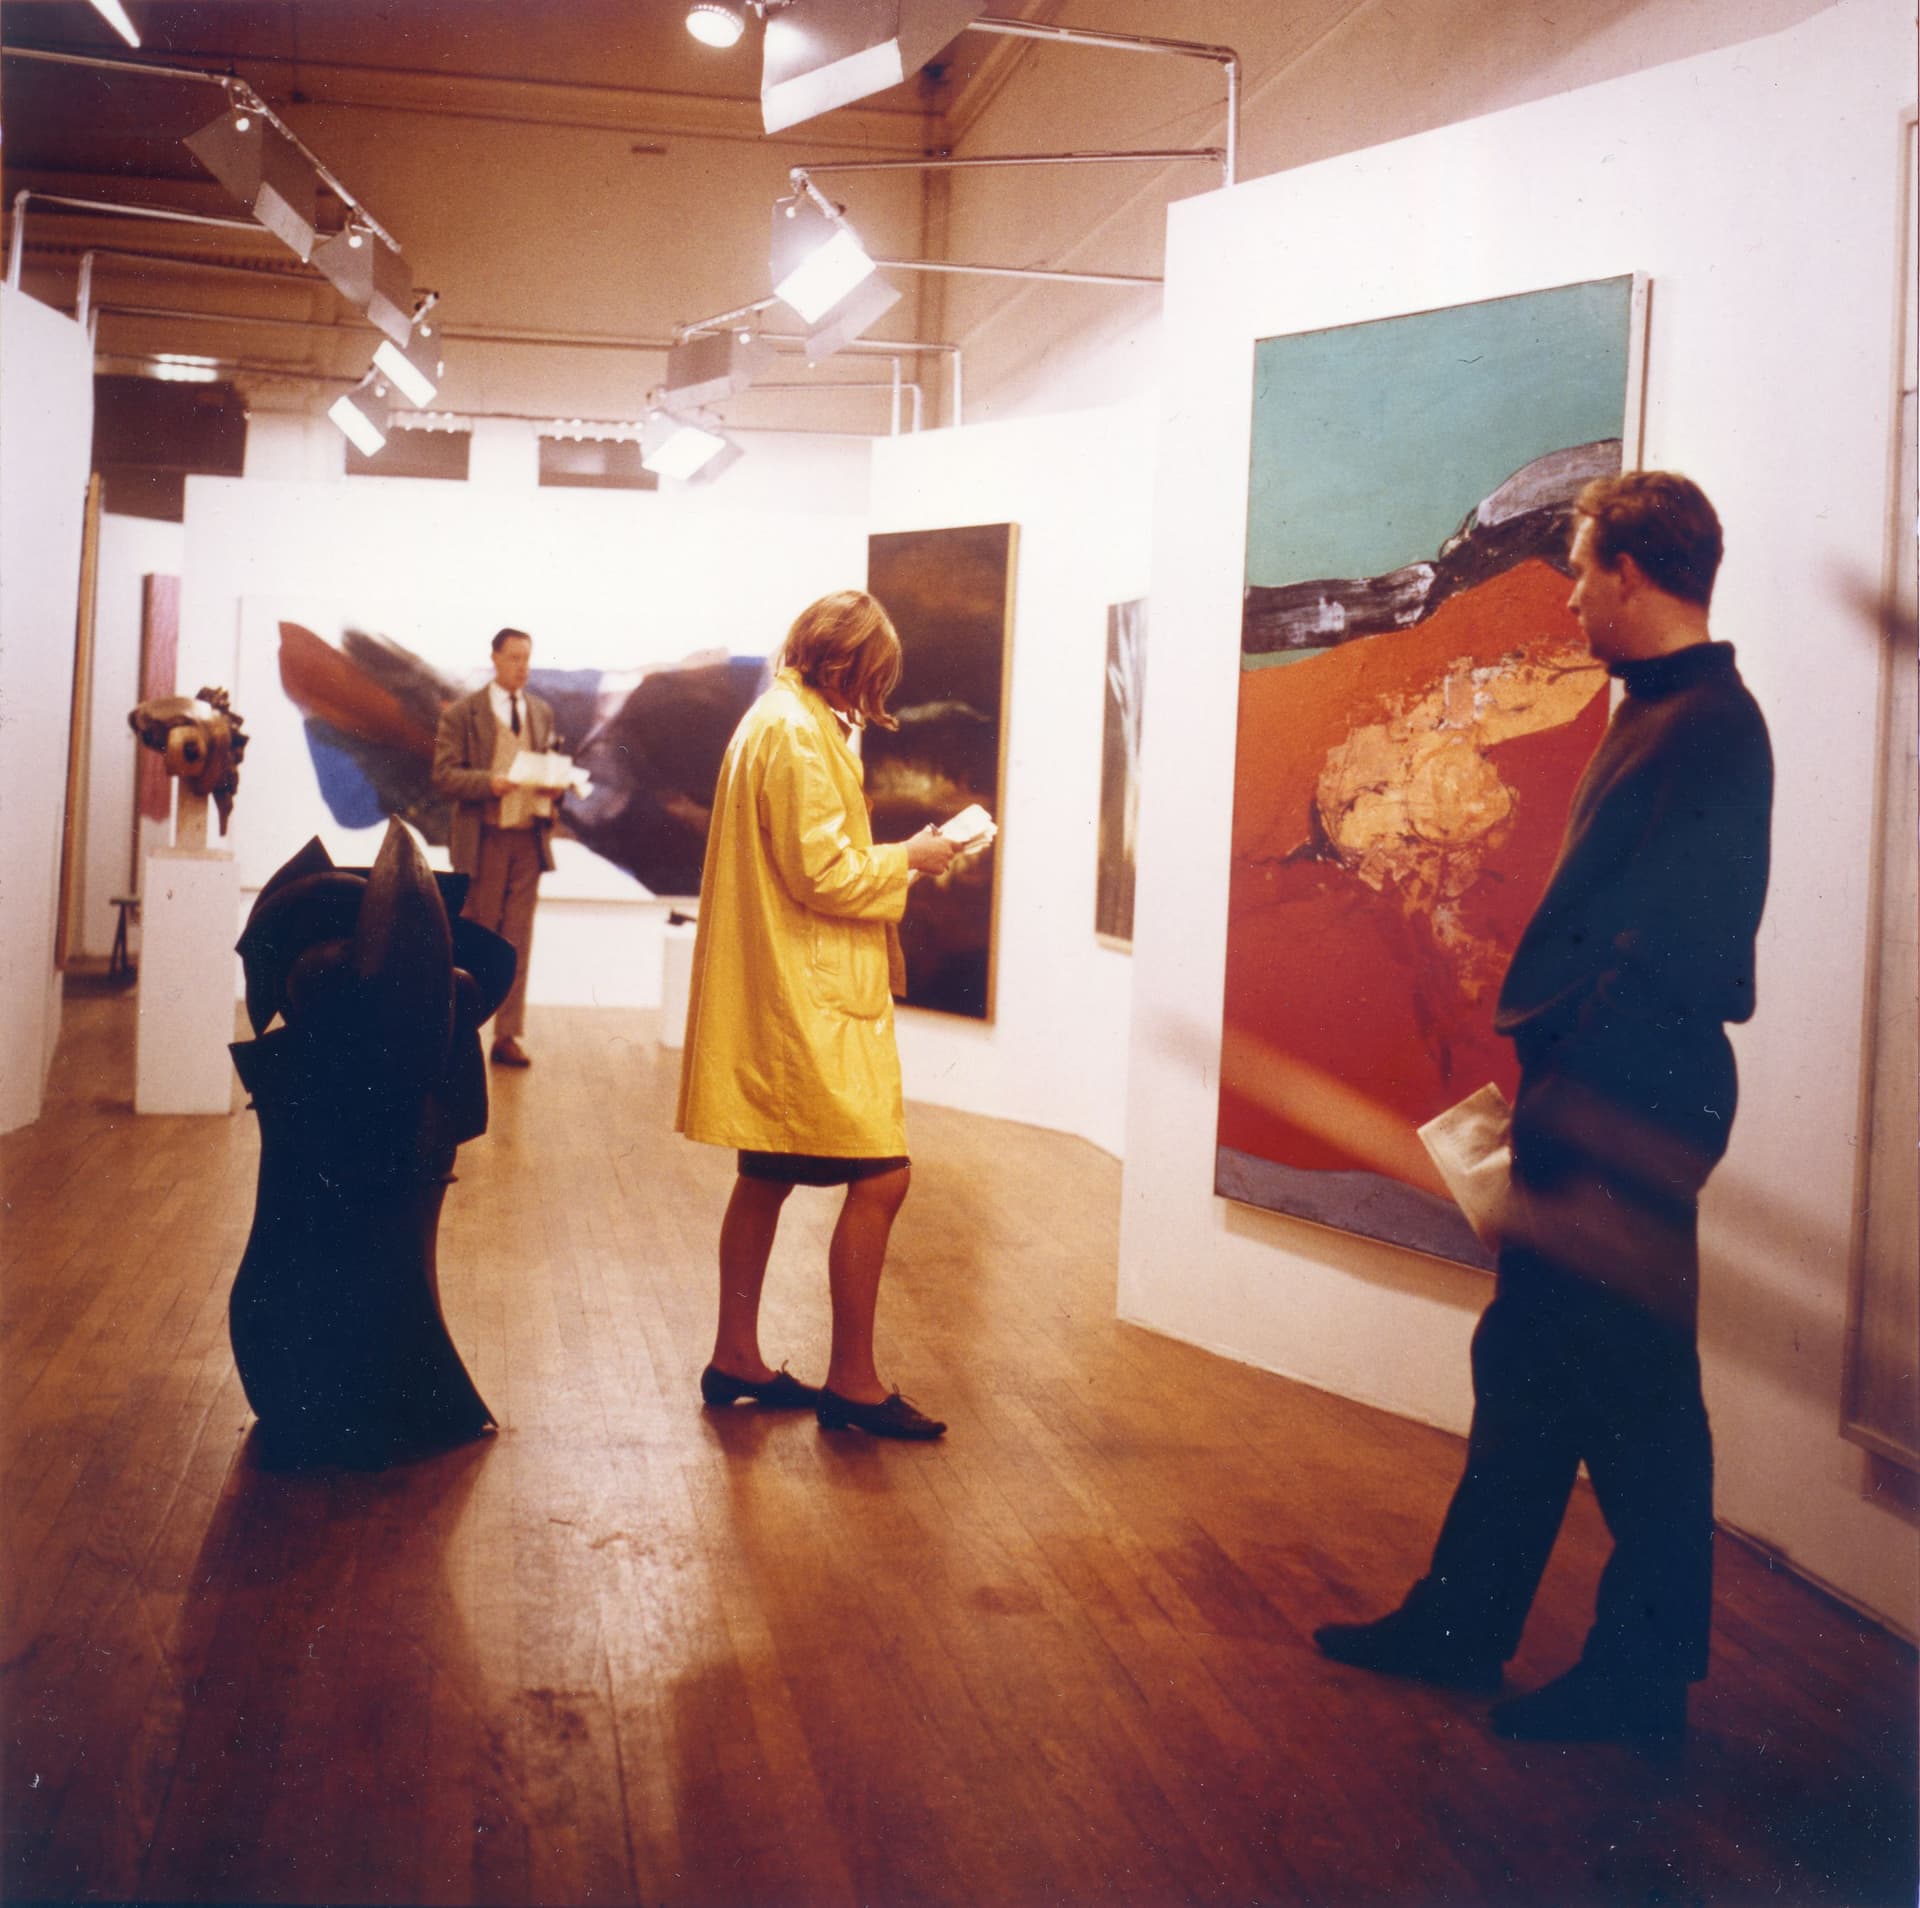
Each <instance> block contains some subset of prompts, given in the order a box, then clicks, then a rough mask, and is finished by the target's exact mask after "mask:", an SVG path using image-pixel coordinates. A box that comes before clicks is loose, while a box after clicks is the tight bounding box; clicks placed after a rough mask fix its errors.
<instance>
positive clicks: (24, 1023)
mask: <svg viewBox="0 0 1920 1908" xmlns="http://www.w3.org/2000/svg"><path fill="white" fill-rule="evenodd" d="M92 439H93V347H92V346H91V345H90V344H89V343H88V342H87V334H86V332H85V331H84V330H83V329H82V328H81V327H80V326H79V325H76V324H75V323H74V322H73V320H72V319H70V318H68V317H65V316H64V315H63V314H61V313H60V312H57V311H54V310H52V309H51V308H50V307H48V306H46V305H42V304H39V303H36V302H35V301H34V300H33V299H31V298H28V297H26V296H24V295H23V294H22V293H20V292H17V291H13V290H10V289H8V288H6V287H0V816H4V817H5V826H4V827H0V1133H6V1132H11V1131H12V1130H13V1129H14V1128H15V1127H16V1126H24V1125H25V1124H26V1123H27V1122H28V1121H29V1120H33V1119H37V1118H38V1117H39V1113H40V1099H41V1094H42V1092H43V1091H44V1089H45V1086H46V1075H47V1067H48V1064H49V1063H50V1062H51V1060H52V1058H53V1047H54V1042H55V1040H56V1039H57V1038H58V1036H59V1032H60V976H59V974H58V973H57V972H56V971H55V970H54V965H53V949H54V922H55V918H56V914H57V912H58V907H59V883H60V833H61V819H62V816H63V814H64V812H65V809H66V794H67V786H66V785H67V737H68V726H69V721H70V703H71V697H72V691H73V654H74V631H75V626H76V614H77V611H78V607H79V600H80V534H81V525H82V522H83V520H84V518H85V514H86V495H87V468H88V447H89V445H90V444H91V443H92Z"/></svg>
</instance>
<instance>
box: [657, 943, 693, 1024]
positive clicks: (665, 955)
mask: <svg viewBox="0 0 1920 1908" xmlns="http://www.w3.org/2000/svg"><path fill="white" fill-rule="evenodd" d="M693 935H694V929H693V925H692V923H691V922H689V923H687V924H686V925H685V926H680V927H676V926H674V925H673V924H672V923H671V922H669V923H668V925H667V926H666V927H664V928H663V929H661V931H660V941H661V963H660V1044H661V1045H662V1046H663V1047H666V1048H668V1049H670V1050H672V1051H674V1052H678V1051H679V1049H680V1048H682V1047H684V1046H685V1045H686V1044H687V996H688V995H689V994H690V993H691V992H692V990H693Z"/></svg>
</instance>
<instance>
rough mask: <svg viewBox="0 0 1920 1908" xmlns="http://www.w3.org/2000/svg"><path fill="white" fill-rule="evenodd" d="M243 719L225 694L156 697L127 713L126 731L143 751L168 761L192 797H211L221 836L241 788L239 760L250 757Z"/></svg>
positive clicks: (204, 691)
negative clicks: (137, 739) (136, 740)
mask: <svg viewBox="0 0 1920 1908" xmlns="http://www.w3.org/2000/svg"><path fill="white" fill-rule="evenodd" d="M243 719H244V718H242V717H240V716H238V715H236V714H235V713H234V711H233V705H232V703H231V702H230V701H229V700H228V698H227V692H226V691H225V690H224V689H202V690H201V691H200V693H199V694H198V695H197V696H154V697H152V698H151V699H150V700H148V701H146V702H143V703H141V704H140V705H139V707H138V708H135V709H131V710H129V711H128V712H127V727H128V728H130V729H131V730H132V731H133V732H134V734H135V735H137V736H138V737H139V738H140V741H141V745H142V746H143V747H145V748H149V749H152V750H153V751H154V753H155V754H156V755H159V756H161V757H163V758H164V759H165V761H166V765H167V773H168V774H169V775H176V776H178V777H179V778H180V786H181V787H182V788H183V789H184V790H185V791H186V792H187V793H188V794H189V795H198V796H200V797H202V798H203V799H204V798H205V797H207V796H209V795H210V796H212V797H213V802H214V806H215V807H216V808H218V809H219V811H220V832H221V833H222V834H223V835H224V834H225V833H226V832H227V817H228V816H229V815H231V814H232V813H233V798H234V796H235V794H236V793H237V792H238V791H239V787H240V758H241V757H242V756H243V755H245V754H246V752H247V736H246V733H245V731H244V730H243V729H242V727H241V723H242V721H243ZM204 812H205V811H204V810H202V811H201V813H202V814H203V815H204Z"/></svg>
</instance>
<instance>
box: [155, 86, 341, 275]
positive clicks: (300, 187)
mask: <svg viewBox="0 0 1920 1908" xmlns="http://www.w3.org/2000/svg"><path fill="white" fill-rule="evenodd" d="M186 143H187V149H188V150H189V151H190V152H191V153H192V154H193V155H194V157H195V158H196V159H198V160H199V161H200V163H201V164H202V165H203V166H205V167H206V169H207V170H208V171H209V172H210V173H212V174H213V176H214V177H215V178H216V179H218V180H219V181H220V183H221V184H222V185H223V186H225V187H226V189H227V190H228V191H229V192H231V193H232V194H233V196H234V197H235V198H236V199H238V200H239V201H240V202H241V203H242V204H243V205H245V206H246V207H248V209H249V210H250V211H251V212H252V213H253V216H254V217H255V218H256V219H258V220H259V221H260V223H261V224H262V225H264V226H265V227H266V228H267V230H268V231H269V232H271V233H272V234H273V235H274V237H275V238H277V239H278V240H279V241H280V243H281V244H282V245H284V246H285V247H286V248H287V249H288V250H289V251H290V252H292V253H293V254H294V256H295V257H296V258H299V259H300V260H302V261H303V262H304V261H306V260H308V259H310V258H312V256H313V241H314V232H315V221H314V200H315V197H316V195H317V193H318V191H319V187H320V175H319V173H318V172H316V171H315V170H314V166H313V162H312V161H311V160H309V159H308V158H307V156H306V155H305V154H304V153H303V152H301V150H300V149H299V147H297V146H296V145H295V144H294V143H293V141H292V140H290V139H289V138H288V137H287V136H286V134H285V133H283V132H281V130H280V129H279V128H278V127H277V126H273V125H269V124H268V123H267V120H266V118H265V117H264V115H262V114H260V113H258V112H254V111H250V110H249V109H248V108H247V107H246V106H245V105H243V104H241V103H240V102H238V101H236V102H234V103H232V104H230V105H228V106H227V107H226V109H225V110H223V111H222V113H221V114H220V117H219V118H218V119H213V120H209V121H208V122H207V124H206V125H204V126H202V127H201V128H200V130H199V131H198V132H197V133H194V134H192V135H191V136H190V137H189V138H188V140H187V142H186Z"/></svg>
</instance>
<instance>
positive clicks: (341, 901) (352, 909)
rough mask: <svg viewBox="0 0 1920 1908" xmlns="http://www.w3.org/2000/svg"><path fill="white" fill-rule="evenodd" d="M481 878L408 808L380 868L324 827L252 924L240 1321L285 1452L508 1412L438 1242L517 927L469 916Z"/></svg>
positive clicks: (299, 1457)
mask: <svg viewBox="0 0 1920 1908" xmlns="http://www.w3.org/2000/svg"><path fill="white" fill-rule="evenodd" d="M465 888H466V877H465V876H464V875H447V874H441V875H435V874H433V873H432V872H431V871H430V870H429V869H428V867H427V865H426V862H425V860H424V859H423V858H422V856H421V854H420V851H419V849H418V847H417V846H416V845H415V843H414V840H413V837H412V836H411V835H410V834H409V833H408V832H407V830H406V828H405V827H404V826H403V825H402V824H401V823H399V822H397V821H395V822H390V823H389V824H388V827H387V834H386V839H385V841H384V843H383V844H382V846H381V849H380V853H379V856H378V858H377V859H376V860H375V862H374V864H373V866H372V868H371V869H355V868H336V867H335V866H334V865H333V862H332V859H331V858H330V857H329V856H328V854H327V851H326V849H325V848H324V847H323V846H322V845H321V843H320V842H319V840H318V839H317V838H316V839H314V840H312V841H310V842H308V843H307V845H306V846H305V847H304V848H303V849H301V850H300V852H299V853H298V854H296V855H295V856H294V857H293V858H292V859H291V860H290V861H288V862H287V863H286V864H285V866H284V867H282V868H281V869H279V871H278V872H277V873H275V874H274V875H273V876H272V878H271V879H270V880H269V881H268V882H267V884H266V886H265V887H263V888H262V889H261V891H260V894H259V897H258V899H257V900H256V901H255V903H254V906H253V910H252V912H251V914H250V915H249V916H248V919H247V925H246V929H245V931H244V932H243V933H242V935H241V937H240V941H239V944H238V951H239V954H240V957H241V962H242V965H243V968H244V970H245V976H246V1003H247V1014H248V1018H249V1019H250V1021H251V1022H252V1025H253V1028H254V1032H255V1034H256V1035H257V1036H258V1037H257V1038H256V1039H254V1040H251V1041H243V1042H235V1043H234V1045H233V1047H232V1049H231V1051H232V1054H233V1062H234V1066H235V1068H236V1069H237V1071H238V1072H239V1075H240V1079H241V1081H242V1083H243V1084H244V1085H245V1087H246V1089H247V1091H248V1093H249V1094H250V1095H251V1105H252V1107H253V1110H254V1112H255V1113H256V1114H257V1115H258V1117H259V1121H260V1178H259V1191H258V1196H257V1199H256V1203H255V1208H254V1219H253V1229H252V1232H251V1234H250V1235H249V1237H248V1240H247V1246H246V1251H245V1254H244V1255H243V1257H242V1259H241V1262H240V1269H239V1272H238V1274H237V1275H236V1277H235V1279H234V1285H233V1293H232V1297H231V1300H230V1302H229V1305H228V1328H229V1333H230V1336H231V1338H232V1342H233V1355H234V1363H235V1364H236V1365H237V1366H238V1368H239V1372H240V1381H241V1384H242V1385H243V1386H244V1387H245V1389H246V1394H247V1402H248V1403H249V1404H250V1405H251V1406H252V1407H253V1410H254V1412H255V1414H256V1415H257V1416H258V1418H259V1420H260V1427H261V1432H262V1435H263V1438H264V1440H265V1445H266V1449H267V1452H268V1454H269V1456H270V1457H272V1458H273V1459H275V1460H277V1461H282V1462H292V1463H313V1462H329V1461H336V1462H347V1463H356V1464H384V1463H388V1462H391V1461H393V1460H395V1459H398V1458H402V1457H406V1456H410V1455H415V1454H417V1453H420V1452H424V1451H427V1450H432V1449H437V1448H442V1447H444V1446H446V1445H449V1444H453V1443H457V1442H460V1441H462V1440H464V1439H467V1438H472V1437H478V1436H480V1435H481V1434H482V1433H483V1432H484V1431H486V1430H487V1429H488V1428H489V1427H490V1426H491V1425H492V1424H493V1422H494V1420H493V1415H492V1413H491V1412H490V1411H489V1410H488V1409H487V1406H486V1403H485V1401H484V1400H483V1399H482V1398H481V1396H480V1394H479V1392H478V1390H476V1389H475V1387H474V1384H473V1380H472V1379H471V1378H470V1377H469V1376H468V1374H467V1370H466V1367H465V1365H464V1364H463V1363H462V1362H461V1359H460V1354H459V1352H458V1351H457V1350H455V1348H454V1345H453V1341H452V1339H451V1338H450V1337H449V1336H448V1334H447V1328H446V1323H445V1320H444V1318H443V1317H442V1315H441V1310H440V1294H439V1273H438V1264H437V1252H436V1247H437V1233H438V1228H439V1223H440V1208H441V1204H442V1202H443V1200H444V1199H445V1197H446V1189H447V1186H448V1184H449V1183H450V1182H451V1178H452V1168H453V1162H454V1154H455V1151H456V1149H457V1148H458V1147H459V1146H460V1144H461V1143H462V1142H463V1141H465V1140H469V1139H472V1138H474V1137H476V1136H477V1135H479V1134H480V1133H483V1132H485V1130H486V1125H487V1078H486V1067H485V1064H484V1062H483V1060H482V1057H481V1051H480V1026H481V1023H482V1022H484V1021H485V1020H486V1019H487V1018H488V1016H489V1015H490V1014H492V1012H493V1011H494V1009H495V1008H496V1007H497V1006H498V1005H499V1003H500V1001H501V1000H502V999H503V998H504V996H505V994H506V992H507V989H508V988H509V987H510V986H511V985H512V982H513V972H514V953H513V949H512V948H511V947H510V946H508V944H507V943H506V942H505V941H503V940H501V939H500V938H499V936H497V935H494V934H490V933H488V932H487V931H486V930H485V929H484V928H480V927H476V926H475V925H474V924H473V923H471V922H468V921H462V920H460V919H459V911H460V904H461V902H462V900H463V899H464V898H465ZM276 1023H277V1024H276Z"/></svg>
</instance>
